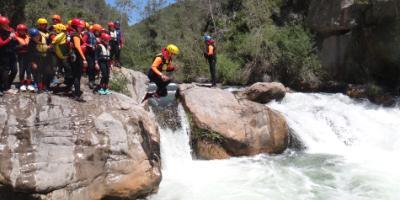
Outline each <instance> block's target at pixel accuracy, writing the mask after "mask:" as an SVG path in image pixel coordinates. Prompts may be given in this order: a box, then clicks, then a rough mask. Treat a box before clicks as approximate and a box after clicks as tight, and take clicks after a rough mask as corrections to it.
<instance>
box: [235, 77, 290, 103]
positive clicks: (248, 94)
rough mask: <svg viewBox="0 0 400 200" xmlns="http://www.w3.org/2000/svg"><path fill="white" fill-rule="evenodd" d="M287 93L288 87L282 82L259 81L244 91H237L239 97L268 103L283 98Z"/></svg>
mask: <svg viewBox="0 0 400 200" xmlns="http://www.w3.org/2000/svg"><path fill="white" fill-rule="evenodd" d="M285 95H286V88H285V86H284V85H283V84H282V83H277V82H272V83H267V82H258V83H255V84H253V85H251V86H250V87H248V88H246V89H245V90H244V91H240V92H237V93H236V97H237V98H239V99H248V100H250V101H255V102H258V103H262V104H266V103H268V102H270V101H272V100H278V101H279V100H282V99H283V97H285Z"/></svg>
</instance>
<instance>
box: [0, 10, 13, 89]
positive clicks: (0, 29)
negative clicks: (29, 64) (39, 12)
mask: <svg viewBox="0 0 400 200" xmlns="http://www.w3.org/2000/svg"><path fill="white" fill-rule="evenodd" d="M9 24H10V21H9V20H8V18H7V17H4V16H0V96H3V92H6V91H7V90H8V89H9V87H10V86H9V83H10V80H9V72H10V70H11V68H12V67H13V66H15V64H14V63H13V62H14V61H15V52H14V50H13V44H12V43H13V40H14V39H15V34H14V33H13V30H12V29H11V28H10V26H9ZM11 81H12V80H11Z"/></svg>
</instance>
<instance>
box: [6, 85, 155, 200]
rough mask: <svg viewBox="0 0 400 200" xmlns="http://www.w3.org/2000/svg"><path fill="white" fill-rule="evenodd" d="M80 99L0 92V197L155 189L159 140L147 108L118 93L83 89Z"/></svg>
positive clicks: (110, 194) (132, 194)
mask: <svg viewBox="0 0 400 200" xmlns="http://www.w3.org/2000/svg"><path fill="white" fill-rule="evenodd" d="M134 83H136V84H139V83H142V82H141V81H140V80H136V81H135V82H134ZM136 86H137V85H135V86H133V88H135V87H136ZM137 87H139V86H137ZM146 87H147V86H146V85H141V87H140V88H146ZM136 93H139V92H136ZM84 99H85V100H86V101H87V102H85V103H78V102H75V101H73V100H71V99H69V98H67V97H61V96H57V95H52V94H39V95H36V94H19V95H14V96H4V97H2V98H1V99H0V160H1V162H0V199H24V198H31V199H35V198H36V199H54V200H56V199H57V200H60V199H71V200H72V199H73V200H81V199H82V200H87V199H107V198H121V199H124V198H136V197H140V196H145V195H147V194H149V193H152V192H154V191H156V190H157V187H158V184H159V183H160V181H161V171H160V165H161V164H160V162H161V161H160V150H159V145H160V140H159V132H158V127H157V125H156V123H155V120H154V119H153V116H152V115H151V114H150V112H148V111H147V110H146V109H145V108H143V107H142V106H141V105H139V104H138V103H137V102H136V101H135V99H132V98H129V97H126V96H124V95H121V94H118V93H115V94H112V95H107V96H99V95H95V94H92V93H91V92H90V91H85V93H84Z"/></svg>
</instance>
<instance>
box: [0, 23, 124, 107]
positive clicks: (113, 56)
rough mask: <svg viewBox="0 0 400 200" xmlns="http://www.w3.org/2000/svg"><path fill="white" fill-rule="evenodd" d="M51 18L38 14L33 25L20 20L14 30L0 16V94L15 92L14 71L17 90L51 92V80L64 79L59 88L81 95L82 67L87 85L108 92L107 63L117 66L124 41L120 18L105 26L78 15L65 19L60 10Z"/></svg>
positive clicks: (74, 94)
mask: <svg viewBox="0 0 400 200" xmlns="http://www.w3.org/2000/svg"><path fill="white" fill-rule="evenodd" d="M51 19H52V24H49V23H48V21H47V19H45V18H39V19H38V20H37V24H36V26H35V27H31V28H28V26H27V25H25V24H18V25H17V26H16V27H15V30H14V29H13V28H12V27H11V26H10V21H9V19H8V18H7V17H5V16H0V96H2V95H3V94H4V93H10V94H12V93H14V92H13V90H12V89H11V85H12V83H13V82H14V80H15V78H16V75H17V74H19V84H17V85H18V87H17V88H18V89H19V91H20V92H26V91H27V92H38V93H41V92H49V91H51V90H52V89H53V87H51V86H54V84H56V85H64V87H62V88H63V89H62V90H61V91H62V92H66V93H70V94H71V95H72V97H73V98H74V99H75V100H78V101H83V99H82V98H81V95H82V92H81V88H80V85H81V83H80V82H81V76H82V74H83V73H86V74H87V75H88V78H89V87H90V88H91V89H93V90H96V91H97V92H98V93H99V94H104V95H106V94H110V91H109V89H108V82H109V75H110V69H111V67H114V66H115V67H120V66H121V62H120V51H121V49H122V48H123V44H124V43H123V34H122V32H121V29H120V23H119V21H113V22H109V23H108V24H107V26H108V30H106V29H105V28H103V27H102V26H101V25H100V24H92V25H91V24H89V23H88V22H86V21H85V20H83V19H79V18H74V19H71V20H69V21H68V22H67V23H66V24H64V23H63V21H62V19H61V16H59V15H53V16H52V18H51ZM17 66H18V67H17ZM17 68H18V69H17ZM99 72H100V73H101V80H100V83H99V84H96V83H95V81H96V76H97V74H99ZM62 78H63V80H64V81H63V82H62V83H61V81H60V80H62Z"/></svg>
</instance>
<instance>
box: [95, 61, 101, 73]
mask: <svg viewBox="0 0 400 200" xmlns="http://www.w3.org/2000/svg"><path fill="white" fill-rule="evenodd" d="M94 69H95V70H96V71H99V70H100V66H99V64H98V63H96V64H95V65H94Z"/></svg>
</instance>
